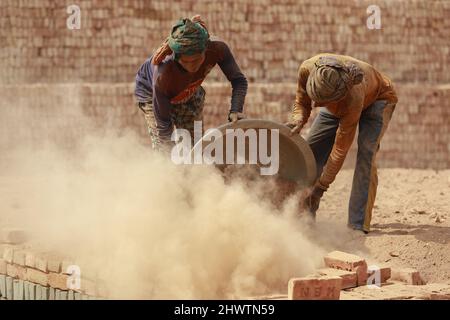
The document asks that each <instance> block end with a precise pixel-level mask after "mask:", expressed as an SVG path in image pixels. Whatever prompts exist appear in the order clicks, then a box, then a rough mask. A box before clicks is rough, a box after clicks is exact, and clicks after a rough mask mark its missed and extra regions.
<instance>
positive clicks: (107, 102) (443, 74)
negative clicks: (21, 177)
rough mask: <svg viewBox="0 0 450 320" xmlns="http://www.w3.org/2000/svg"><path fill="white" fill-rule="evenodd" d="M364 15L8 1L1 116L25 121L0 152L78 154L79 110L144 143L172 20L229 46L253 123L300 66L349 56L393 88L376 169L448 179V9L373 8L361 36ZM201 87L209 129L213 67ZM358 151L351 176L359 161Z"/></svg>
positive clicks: (324, 4)
mask: <svg viewBox="0 0 450 320" xmlns="http://www.w3.org/2000/svg"><path fill="white" fill-rule="evenodd" d="M73 3H76V4H78V5H79V6H80V8H81V30H68V29H67V28H66V19H67V17H68V14H67V12H66V5H69V4H73ZM370 4H373V1H365V0H362V1H356V0H355V1H352V0H314V1H312V0H305V1H299V0H275V1H273V0H272V1H269V0H255V1H250V0H239V1H229V2H223V3H222V2H217V1H205V0H203V1H193V0H192V1H191V0H183V1H171V2H168V1H143V0H142V1H138V0H135V1H132V0H124V1H121V2H117V1H112V0H102V1H100V0H97V1H87V0H78V1H57V2H56V1H50V0H28V1H13V0H3V1H1V2H0V44H1V45H0V97H1V98H0V113H1V114H0V115H1V117H2V119H8V117H9V116H13V117H15V118H18V117H19V118H20V117H22V119H27V120H23V121H24V125H23V126H19V127H18V126H17V123H16V122H8V123H5V125H2V126H0V133H1V135H0V148H2V149H3V148H4V147H5V146H7V147H11V146H12V145H13V144H14V143H16V142H15V141H17V139H18V138H20V139H26V140H29V141H40V140H43V139H45V138H48V137H51V138H52V140H54V141H56V142H57V143H58V144H59V145H61V146H68V145H71V143H72V144H73V143H75V141H76V140H79V137H80V136H82V135H83V134H86V132H87V131H86V130H83V128H84V126H83V125H82V124H81V123H80V121H81V119H79V118H78V114H77V112H78V111H76V110H78V109H77V108H81V110H83V113H84V114H85V115H87V116H88V118H89V119H90V121H91V122H92V123H96V125H97V127H98V128H102V127H103V128H104V129H106V127H107V126H113V127H119V128H125V127H127V128H132V129H133V130H135V131H136V132H138V133H139V134H140V136H141V137H142V139H143V141H147V139H146V132H145V129H144V127H143V120H142V118H141V117H140V115H139V114H138V113H137V110H136V109H135V108H134V107H133V97H132V91H133V84H132V82H133V79H134V76H135V72H136V70H137V68H138V67H139V65H140V64H141V63H142V62H143V61H144V60H145V58H146V57H147V56H148V55H149V54H150V53H151V52H152V50H154V48H155V47H156V46H158V45H159V44H160V43H161V41H162V40H163V39H164V38H165V36H166V35H167V34H168V32H169V30H170V27H171V25H172V24H173V22H174V20H175V19H177V18H178V17H181V16H192V15H193V14H195V13H199V14H201V15H202V16H203V17H204V19H205V20H206V21H207V23H208V25H209V29H210V31H211V33H213V34H216V35H218V36H220V37H221V38H222V39H224V40H225V41H226V42H228V43H229V45H230V46H231V47H232V49H233V52H234V54H235V56H236V58H237V60H238V63H239V64H240V66H241V68H242V70H243V72H244V73H245V74H246V75H247V77H248V79H249V80H250V84H249V94H248V97H247V102H246V111H247V113H248V115H249V116H250V117H253V118H269V119H273V120H278V121H284V120H285V119H286V118H287V115H288V113H289V108H290V105H291V104H292V101H293V97H294V92H295V81H296V79H295V76H296V71H297V68H298V65H299V64H300V62H301V61H302V60H303V59H305V58H308V57H310V56H311V55H313V54H315V53H317V52H321V51H332V52H337V53H342V54H350V55H352V56H355V57H357V58H360V59H363V60H366V61H368V62H370V63H372V64H374V65H375V66H376V67H378V68H379V69H380V70H382V71H384V72H385V73H387V74H388V75H390V76H391V77H392V78H393V79H394V81H395V82H396V87H397V88H398V92H399V99H400V102H399V104H398V107H397V110H396V112H395V114H394V118H393V120H392V123H391V125H390V128H389V130H388V132H387V134H386V136H385V138H384V140H383V145H382V149H381V152H380V156H379V161H380V166H382V167H383V166H384V167H386V166H388V167H417V168H434V169H443V168H450V145H449V143H450V139H448V136H449V126H450V118H449V111H448V110H449V109H448V107H449V106H448V101H449V98H450V93H449V86H450V85H449V84H450V72H448V70H447V66H448V65H449V62H450V55H449V53H450V52H449V51H450V49H449V46H450V45H449V37H448V30H450V1H432V0H415V1H400V0H392V1H388V0H383V1H376V4H377V5H379V6H380V8H381V18H382V20H381V22H382V29H381V30H369V29H368V28H367V27H366V19H367V16H368V15H367V13H366V9H367V6H368V5H370ZM206 88H207V106H206V108H205V113H206V122H207V123H206V124H207V126H212V125H217V124H219V123H221V122H223V120H224V119H225V114H226V110H227V109H228V105H229V100H230V96H229V95H230V88H229V85H228V83H227V82H226V79H224V76H223V75H222V74H221V73H220V69H219V68H215V70H214V71H213V72H212V73H211V75H210V76H209V77H208V79H207V83H206ZM105 115H107V118H105ZM33 119H34V120H38V121H33ZM106 119H107V120H106ZM92 123H91V124H92ZM11 136H13V137H14V139H10V137H11ZM354 147H355V146H354ZM354 147H353V149H352V153H351V154H350V156H349V159H348V161H347V165H349V164H351V163H352V161H354V149H355V148H354ZM352 159H353V160H352Z"/></svg>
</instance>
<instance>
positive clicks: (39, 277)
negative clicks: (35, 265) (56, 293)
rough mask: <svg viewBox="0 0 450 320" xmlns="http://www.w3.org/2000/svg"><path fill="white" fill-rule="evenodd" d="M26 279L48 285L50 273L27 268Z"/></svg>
mask: <svg viewBox="0 0 450 320" xmlns="http://www.w3.org/2000/svg"><path fill="white" fill-rule="evenodd" d="M25 280H26V281H30V282H33V283H37V284H40V285H41V286H44V287H46V286H47V285H48V273H45V272H42V271H39V270H36V269H32V268H27V272H26V275H25Z"/></svg>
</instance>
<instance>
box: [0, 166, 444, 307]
mask: <svg viewBox="0 0 450 320" xmlns="http://www.w3.org/2000/svg"><path fill="white" fill-rule="evenodd" d="M352 173H353V172H352V171H351V170H343V171H342V172H341V173H340V174H339V175H338V178H337V180H336V183H335V184H334V185H333V187H332V188H330V190H329V192H328V193H326V195H325V197H324V199H323V202H322V204H321V209H320V211H319V213H318V219H317V223H316V225H315V226H314V227H312V228H311V229H310V233H309V234H308V236H309V237H312V238H314V239H315V240H314V241H316V242H318V244H319V245H320V246H321V247H323V248H324V249H325V250H326V251H327V252H332V251H335V250H339V251H344V252H347V253H350V254H355V255H358V256H360V257H363V258H364V259H365V260H366V263H367V265H369V268H370V266H371V265H377V266H379V267H380V268H381V281H382V282H385V283H384V284H383V285H382V287H381V289H371V288H368V287H367V286H365V285H363V286H359V287H357V288H348V287H354V286H356V273H353V276H352V272H345V271H336V270H334V271H333V270H331V271H330V269H320V267H322V268H326V267H327V266H330V265H329V264H328V263H327V265H325V264H324V265H322V266H318V269H317V271H316V273H315V276H316V278H318V279H322V280H320V281H324V280H323V279H325V281H327V282H326V283H325V284H322V286H325V287H324V290H326V287H327V286H330V281H336V280H333V279H336V278H335V276H336V275H340V276H341V277H342V278H343V279H344V281H343V282H342V283H341V284H340V285H341V286H343V288H347V289H343V290H342V291H340V299H443V298H447V299H448V298H449V295H450V205H449V202H448V199H449V195H450V170H443V171H433V170H419V169H381V170H380V174H379V180H380V186H379V192H378V198H377V201H376V207H375V210H374V216H373V228H372V232H371V233H370V234H368V235H362V233H352V232H349V231H348V230H347V229H346V227H345V223H346V207H347V199H348V196H349V192H350V185H351V178H352ZM18 183H20V184H21V185H25V186H26V185H29V186H31V185H33V182H32V181H26V178H25V179H10V178H6V177H2V178H1V179H0V197H1V199H0V202H1V203H2V204H7V205H3V207H2V210H3V211H2V216H1V220H0V223H1V225H2V226H4V225H5V222H7V221H8V219H7V215H5V213H6V212H7V213H8V214H12V215H14V214H15V213H19V212H20V211H21V210H25V209H26V208H25V207H23V206H21V203H20V200H19V199H20V197H21V196H22V195H21V194H20V193H16V192H14V191H13V190H17V189H15V188H14V184H18ZM23 191H25V192H26V193H27V197H33V196H35V194H33V193H34V192H33V190H27V188H24V189H23ZM35 191H36V190H35ZM331 230H333V232H328V231H331ZM331 234H333V236H331ZM2 236H3V240H2V241H3V242H7V241H9V242H11V241H12V242H14V241H16V242H18V243H20V242H21V240H22V239H21V237H22V235H21V232H12V233H9V234H8V232H7V230H6V229H3V234H2ZM8 237H9V238H8ZM30 244H31V245H32V248H33V249H32V250H31V251H30V250H28V251H27V248H29V246H30ZM1 250H2V258H0V291H1V292H3V295H4V296H3V298H5V296H6V295H11V297H8V298H11V299H12V298H14V299H21V298H28V299H31V298H33V297H34V299H38V298H41V299H44V296H45V297H46V299H92V298H95V297H98V296H100V297H101V298H107V293H106V292H105V291H103V290H102V285H99V284H98V283H97V284H96V283H95V281H91V280H86V281H85V280H83V285H82V288H81V289H80V290H79V291H71V290H68V288H67V284H66V280H67V275H65V274H63V272H64V270H65V268H67V265H68V263H67V262H65V261H63V259H62V258H61V257H56V256H53V257H52V255H45V256H38V255H36V256H33V252H38V251H39V248H38V247H36V245H35V244H33V241H32V239H30V241H29V242H28V244H27V243H26V244H22V245H20V244H18V245H7V244H4V243H3V244H2V245H1ZM331 255H333V254H331ZM58 259H59V260H58ZM344 260H345V255H344ZM280 263H282V262H280ZM331 266H333V265H331ZM389 268H390V269H391V272H390V273H389V274H386V273H385V271H387V270H388V269H389ZM405 268H407V269H405ZM414 271H418V274H419V275H417V273H414ZM327 275H328V276H331V278H330V277H329V278H327V277H326V276H327ZM305 276H307V275H306V274H298V277H305ZM324 276H325V277H324ZM333 276H334V278H333ZM389 277H390V279H388V280H387V281H386V280H385V279H386V278H389ZM287 280H288V279H286V282H287ZM8 281H9V282H8ZM318 281H319V280H318ZM339 281H340V280H339ZM408 282H409V283H408ZM352 283H353V284H352ZM423 283H426V285H423ZM420 284H421V285H420ZM317 286H319V287H320V286H321V285H319V284H317V283H315V284H313V285H312V287H311V288H317ZM338 286H339V285H338ZM38 289H39V290H38ZM287 289H288V287H287V285H286V292H273V295H265V296H258V298H262V299H286V298H287V297H288V296H287ZM8 290H9V291H8ZM22 290H24V291H23V293H22V294H19V293H17V292H22ZM31 290H32V291H33V293H31ZM298 290H305V289H304V288H303V289H302V288H301V286H300V288H299V289H298ZM311 290H313V289H311ZM299 292H300V294H301V292H304V291H299ZM334 295H336V293H334ZM307 297H308V296H306V298H307ZM311 297H312V298H330V297H331V296H330V294H328V295H325V296H320V295H317V296H315V295H314V293H313V291H311V292H310V293H309V298H311ZM242 298H250V299H253V298H255V297H242ZM297 298H299V297H297ZM300 298H302V297H300ZM303 298H305V297H303ZM335 298H336V297H335Z"/></svg>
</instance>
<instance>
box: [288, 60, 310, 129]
mask: <svg viewBox="0 0 450 320" xmlns="http://www.w3.org/2000/svg"><path fill="white" fill-rule="evenodd" d="M308 77H309V70H308V69H307V68H306V67H305V66H304V64H302V65H301V66H300V68H299V70H298V77H297V92H296V95H295V102H294V105H293V107H292V113H291V119H290V121H289V122H288V125H289V126H290V127H292V128H293V129H292V133H300V131H301V130H302V128H303V126H304V125H305V124H306V123H307V122H308V119H309V117H310V115H311V99H310V98H309V96H308V94H307V93H306V82H307V81H308Z"/></svg>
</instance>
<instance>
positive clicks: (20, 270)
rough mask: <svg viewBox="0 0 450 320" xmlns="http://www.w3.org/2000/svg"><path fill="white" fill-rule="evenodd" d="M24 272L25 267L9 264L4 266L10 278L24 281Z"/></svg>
mask: <svg viewBox="0 0 450 320" xmlns="http://www.w3.org/2000/svg"><path fill="white" fill-rule="evenodd" d="M26 271H27V270H26V269H25V267H22V266H19V265H16V264H10V263H7V264H6V274H7V275H8V276H10V277H12V278H16V279H22V280H24V279H25V273H26Z"/></svg>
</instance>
